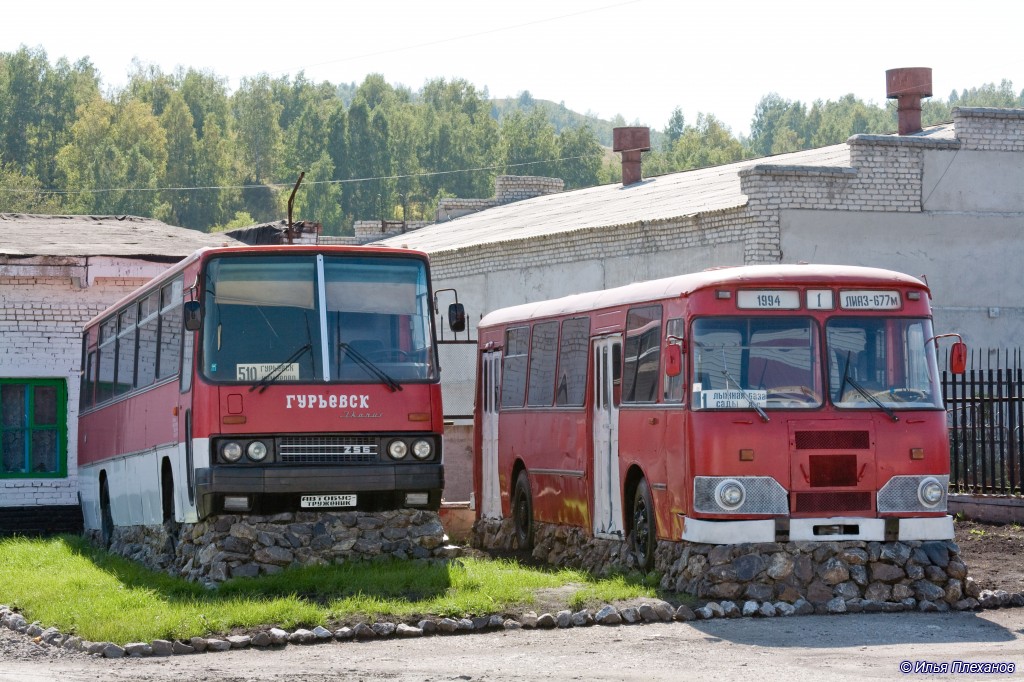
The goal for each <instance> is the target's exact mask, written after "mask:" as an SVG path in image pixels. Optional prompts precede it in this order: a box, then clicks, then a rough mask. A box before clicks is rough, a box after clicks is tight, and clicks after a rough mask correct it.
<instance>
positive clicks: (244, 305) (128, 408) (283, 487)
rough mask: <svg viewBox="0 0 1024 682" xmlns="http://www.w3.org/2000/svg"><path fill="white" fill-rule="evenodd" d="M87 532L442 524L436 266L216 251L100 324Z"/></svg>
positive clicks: (91, 391) (83, 467)
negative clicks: (245, 524) (403, 512)
mask: <svg viewBox="0 0 1024 682" xmlns="http://www.w3.org/2000/svg"><path fill="white" fill-rule="evenodd" d="M82 362H83V364H82V367H83V376H82V404H81V412H80V418H79V429H78V439H79V442H78V462H79V480H80V487H81V498H82V508H83V514H84V518H85V527H86V529H88V530H93V531H100V533H101V536H102V538H103V540H104V542H106V543H109V541H110V537H111V534H112V532H113V529H114V527H115V526H128V525H142V524H145V525H149V524H159V523H162V522H164V521H169V520H172V519H173V520H176V521H180V522H195V521H197V520H199V519H202V518H205V517H206V516H208V515H210V514H220V513H248V512H253V513H276V512H279V511H291V510H300V509H320V508H343V509H361V510H382V509H393V508H397V507H419V508H424V509H434V510H436V509H437V508H438V507H439V505H440V499H441V490H442V488H443V485H444V471H443V465H442V457H441V432H442V429H443V422H442V407H441V389H440V384H439V382H438V364H437V347H436V334H435V329H434V323H433V306H432V294H431V288H430V278H429V265H428V260H427V256H426V255H425V254H423V253H420V252H416V251H410V250H407V249H388V248H369V247H329V246H319V247H317V246H257V247H231V248H216V249H203V250H200V251H198V252H196V253H195V254H193V255H192V256H190V257H189V258H187V259H185V260H184V261H182V262H181V263H179V264H178V265H176V266H174V267H172V268H170V269H169V270H168V271H167V272H166V273H164V274H163V275H161V276H160V277H158V278H156V279H154V280H153V281H152V282H149V283H148V284H146V285H145V286H143V287H141V288H140V289H139V290H138V291H136V292H135V293H133V294H131V295H130V296H128V297H126V298H124V299H123V300H121V301H120V302H118V303H117V304H115V305H114V306H113V307H111V308H110V309H108V310H107V311H106V312H104V313H102V314H101V315H99V316H97V317H96V318H94V319H93V320H91V321H90V322H89V323H88V325H87V326H86V327H85V330H84V335H83V359H82Z"/></svg>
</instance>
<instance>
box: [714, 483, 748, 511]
mask: <svg viewBox="0 0 1024 682" xmlns="http://www.w3.org/2000/svg"><path fill="white" fill-rule="evenodd" d="M746 497H747V492H746V490H745V489H744V488H743V484H742V483H740V482H739V481H737V480H736V479H734V478H727V479H725V480H724V481H721V482H719V484H718V485H717V486H715V501H716V502H717V503H718V505H719V506H720V507H722V508H723V509H729V510H733V509H739V507H740V506H741V505H742V504H743V500H744V499H746Z"/></svg>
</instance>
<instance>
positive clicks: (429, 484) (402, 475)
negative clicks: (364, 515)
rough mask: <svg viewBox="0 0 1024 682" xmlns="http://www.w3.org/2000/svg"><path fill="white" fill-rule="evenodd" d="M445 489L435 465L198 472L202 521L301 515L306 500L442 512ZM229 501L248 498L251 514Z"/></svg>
mask: <svg viewBox="0 0 1024 682" xmlns="http://www.w3.org/2000/svg"><path fill="white" fill-rule="evenodd" d="M443 489H444V467H443V465H442V464H440V463H430V462H427V463H422V464H412V463H409V464H403V465H401V466H394V465H381V466H358V467H357V466H352V467H344V468H339V467H317V466H312V467H282V466H239V467H231V466H215V467H211V468H207V469H198V470H197V471H196V506H197V508H198V509H197V511H198V513H199V517H200V518H205V517H206V516H209V515H210V514H215V513H222V512H223V513H233V512H236V511H257V510H262V511H272V512H277V511H300V510H303V509H304V508H303V507H302V506H301V503H300V501H301V498H302V497H303V496H305V495H352V494H354V495H355V496H356V500H357V504H356V506H355V507H354V508H355V509H365V510H370V509H372V510H386V509H398V508H401V507H417V508H426V509H435V510H436V509H437V508H439V507H440V503H441V491H442V490H443ZM225 498H229V499H234V500H239V499H240V498H248V501H249V509H241V510H237V509H231V508H227V509H226V508H225V505H224V500H225ZM409 500H414V503H410V502H409ZM352 508H353V507H342V508H334V509H328V508H321V509H319V510H321V511H328V510H331V511H339V510H341V511H344V510H345V509H352ZM307 510H308V511H316V510H317V509H307Z"/></svg>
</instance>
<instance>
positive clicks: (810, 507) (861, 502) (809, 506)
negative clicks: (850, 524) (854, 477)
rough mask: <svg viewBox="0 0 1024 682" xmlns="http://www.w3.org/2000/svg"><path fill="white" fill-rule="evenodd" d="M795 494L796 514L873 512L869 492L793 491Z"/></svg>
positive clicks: (840, 514) (841, 514) (837, 514)
mask: <svg viewBox="0 0 1024 682" xmlns="http://www.w3.org/2000/svg"><path fill="white" fill-rule="evenodd" d="M795 496H796V505H795V508H794V509H793V512H794V513H798V514H827V515H829V516H844V515H847V514H852V513H861V514H863V513H871V514H873V513H874V509H873V508H872V504H871V493H870V492H856V491H847V492H840V491H830V492H814V493H795Z"/></svg>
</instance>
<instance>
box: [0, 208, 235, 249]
mask: <svg viewBox="0 0 1024 682" xmlns="http://www.w3.org/2000/svg"><path fill="white" fill-rule="evenodd" d="M237 244H239V242H237V241H236V240H234V239H231V238H230V237H227V236H225V235H217V234H205V233H203V232H199V231H198V230H190V229H188V228H184V227H174V226H173V225H168V224H166V223H162V222H160V221H159V220H153V219H151V218H140V217H138V216H82V215H70V216H54V215H27V214H20V213H0V257H3V256H16V257H32V256H56V257H60V256H64V257H75V256H115V257H124V258H132V257H135V258H147V257H148V258H158V259H164V260H169V259H179V258H184V257H185V256H188V255H189V254H191V253H192V252H193V251H195V250H197V249H200V248H202V247H204V246H224V245H230V246H234V245H237Z"/></svg>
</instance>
